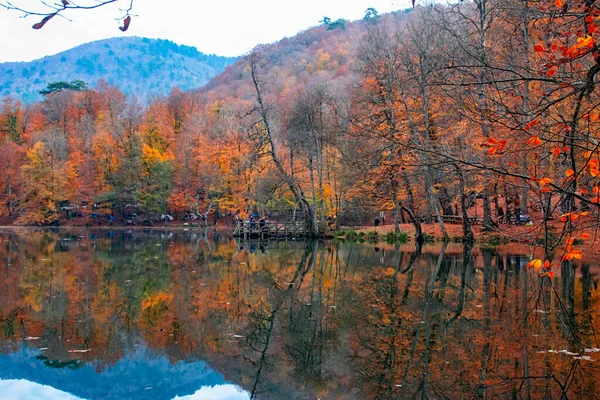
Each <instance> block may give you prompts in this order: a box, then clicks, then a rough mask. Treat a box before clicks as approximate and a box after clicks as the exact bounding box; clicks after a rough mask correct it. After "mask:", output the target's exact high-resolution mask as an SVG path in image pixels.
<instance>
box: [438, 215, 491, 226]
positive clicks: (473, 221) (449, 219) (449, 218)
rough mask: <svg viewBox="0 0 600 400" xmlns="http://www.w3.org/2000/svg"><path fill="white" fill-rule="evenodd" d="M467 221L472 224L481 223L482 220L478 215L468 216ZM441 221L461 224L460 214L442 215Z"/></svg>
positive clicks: (461, 217)
mask: <svg viewBox="0 0 600 400" xmlns="http://www.w3.org/2000/svg"><path fill="white" fill-rule="evenodd" d="M468 218H469V222H470V223H471V224H473V225H475V224H479V223H482V220H481V219H480V218H478V217H468ZM442 221H444V222H445V223H447V224H462V221H463V216H462V215H442Z"/></svg>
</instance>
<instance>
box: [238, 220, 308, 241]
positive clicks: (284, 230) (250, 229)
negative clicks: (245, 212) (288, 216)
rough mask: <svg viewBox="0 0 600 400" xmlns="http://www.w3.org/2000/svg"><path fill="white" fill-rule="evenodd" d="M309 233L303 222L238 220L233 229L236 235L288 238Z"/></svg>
mask: <svg viewBox="0 0 600 400" xmlns="http://www.w3.org/2000/svg"><path fill="white" fill-rule="evenodd" d="M307 235H308V231H307V229H306V226H305V224H304V223H303V222H267V221H263V222H260V221H238V223H237V225H236V227H235V229H234V230H233V236H235V237H262V238H267V237H270V238H278V237H279V238H287V237H305V236H307Z"/></svg>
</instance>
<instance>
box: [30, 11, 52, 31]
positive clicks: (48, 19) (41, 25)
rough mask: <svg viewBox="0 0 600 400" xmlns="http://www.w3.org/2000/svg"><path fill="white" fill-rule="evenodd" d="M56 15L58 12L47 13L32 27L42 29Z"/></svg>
mask: <svg viewBox="0 0 600 400" xmlns="http://www.w3.org/2000/svg"><path fill="white" fill-rule="evenodd" d="M55 15H56V13H52V14H50V15H46V16H45V17H44V18H43V19H42V20H41V21H40V22H38V23H37V24H33V26H32V28H33V29H42V28H43V27H44V25H46V22H48V21H50V20H51V19H52V18H54V16H55Z"/></svg>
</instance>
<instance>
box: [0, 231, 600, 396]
mask: <svg viewBox="0 0 600 400" xmlns="http://www.w3.org/2000/svg"><path fill="white" fill-rule="evenodd" d="M530 259H531V255H528V254H513V253H512V252H511V248H510V246H509V247H504V248H478V247H476V248H473V249H464V248H463V246H462V245H461V244H456V243H449V244H441V243H435V244H430V245H425V246H424V247H423V248H422V249H421V250H420V251H417V249H416V248H415V245H414V244H406V245H401V246H396V247H395V246H394V245H389V244H385V243H379V244H377V245H375V244H368V243H363V244H361V243H348V242H342V241H328V242H312V243H305V242H296V241H287V242H266V243H265V242H263V243H261V242H236V241H235V240H234V239H232V238H231V237H228V236H227V235H226V234H221V233H218V232H213V231H192V230H190V231H183V230H173V231H161V230H149V231H144V230H84V229H81V230H75V229H74V230H64V229H56V230H47V229H23V228H19V229H8V228H6V229H3V230H0V399H29V398H48V399H175V398H177V399H223V400H224V399H235V400H237V399H249V398H257V399H282V398H286V399H412V398H423V399H425V398H431V399H437V398H446V399H476V398H489V399H492V398H494V399H495V398H500V399H527V398H536V399H537V398H546V399H572V398H573V399H575V398H581V399H594V398H600V382H599V380H600V368H599V365H600V343H599V341H600V338H599V337H597V335H596V332H597V331H598V310H599V308H598V277H597V276H595V275H594V274H592V273H591V272H590V271H591V270H593V269H594V268H591V267H590V266H589V265H585V264H582V265H579V266H578V267H576V268H575V267H572V266H570V265H569V264H568V263H563V265H562V266H560V267H559V269H558V270H557V271H556V275H555V276H554V277H553V278H552V279H550V278H548V277H541V276H540V273H539V271H535V270H533V269H528V268H526V265H527V262H528V261H529V260H530ZM594 267H595V266H594Z"/></svg>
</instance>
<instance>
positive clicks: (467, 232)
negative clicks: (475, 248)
mask: <svg viewBox="0 0 600 400" xmlns="http://www.w3.org/2000/svg"><path fill="white" fill-rule="evenodd" d="M454 168H455V169H456V175H458V184H459V190H460V209H461V211H462V215H463V218H462V227H463V242H465V243H473V242H474V238H473V231H472V230H471V223H470V222H469V216H468V214H467V201H466V198H467V196H466V194H465V178H464V176H463V173H462V169H461V168H460V167H459V166H458V164H454Z"/></svg>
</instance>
